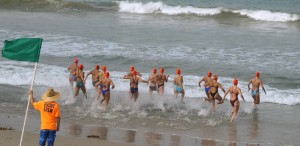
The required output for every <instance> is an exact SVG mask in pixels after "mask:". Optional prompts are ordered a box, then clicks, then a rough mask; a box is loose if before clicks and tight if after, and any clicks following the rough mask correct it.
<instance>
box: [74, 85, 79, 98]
mask: <svg viewBox="0 0 300 146" xmlns="http://www.w3.org/2000/svg"><path fill="white" fill-rule="evenodd" d="M78 93H79V88H78V87H75V91H74V97H75V96H77V95H78Z"/></svg>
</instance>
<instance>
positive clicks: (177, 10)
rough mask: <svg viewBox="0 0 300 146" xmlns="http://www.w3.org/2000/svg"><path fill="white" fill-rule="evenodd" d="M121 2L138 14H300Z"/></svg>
mask: <svg viewBox="0 0 300 146" xmlns="http://www.w3.org/2000/svg"><path fill="white" fill-rule="evenodd" d="M118 3H119V12H126V13H137V14H151V13H159V14H166V15H180V14H194V15H198V16H213V15H219V14H221V13H223V12H226V13H232V14H239V15H241V16H247V17H249V18H251V19H254V20H260V21H277V22H288V21H298V20H299V16H298V15H297V14H290V13H284V12H272V11H269V10H247V9H242V10H231V9H226V8H222V7H218V8H197V7H192V6H185V7H183V6H169V5H166V4H164V3H163V2H148V3H144V4H143V3H142V2H128V1H121V2H118Z"/></svg>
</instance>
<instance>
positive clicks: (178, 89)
mask: <svg viewBox="0 0 300 146" xmlns="http://www.w3.org/2000/svg"><path fill="white" fill-rule="evenodd" d="M174 85H175V89H174V95H175V96H176V97H177V95H178V94H179V93H181V103H184V102H183V98H184V94H185V91H184V89H183V77H182V75H181V71H180V69H179V68H178V69H176V76H175V77H174Z"/></svg>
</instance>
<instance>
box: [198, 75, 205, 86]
mask: <svg viewBox="0 0 300 146" xmlns="http://www.w3.org/2000/svg"><path fill="white" fill-rule="evenodd" d="M203 81H204V77H203V78H202V79H201V80H200V81H199V83H198V85H199V87H201V83H202V82H203Z"/></svg>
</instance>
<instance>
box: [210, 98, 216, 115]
mask: <svg viewBox="0 0 300 146" xmlns="http://www.w3.org/2000/svg"><path fill="white" fill-rule="evenodd" d="M215 110H216V107H215V100H214V99H213V100H211V111H212V112H214V111H215Z"/></svg>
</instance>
